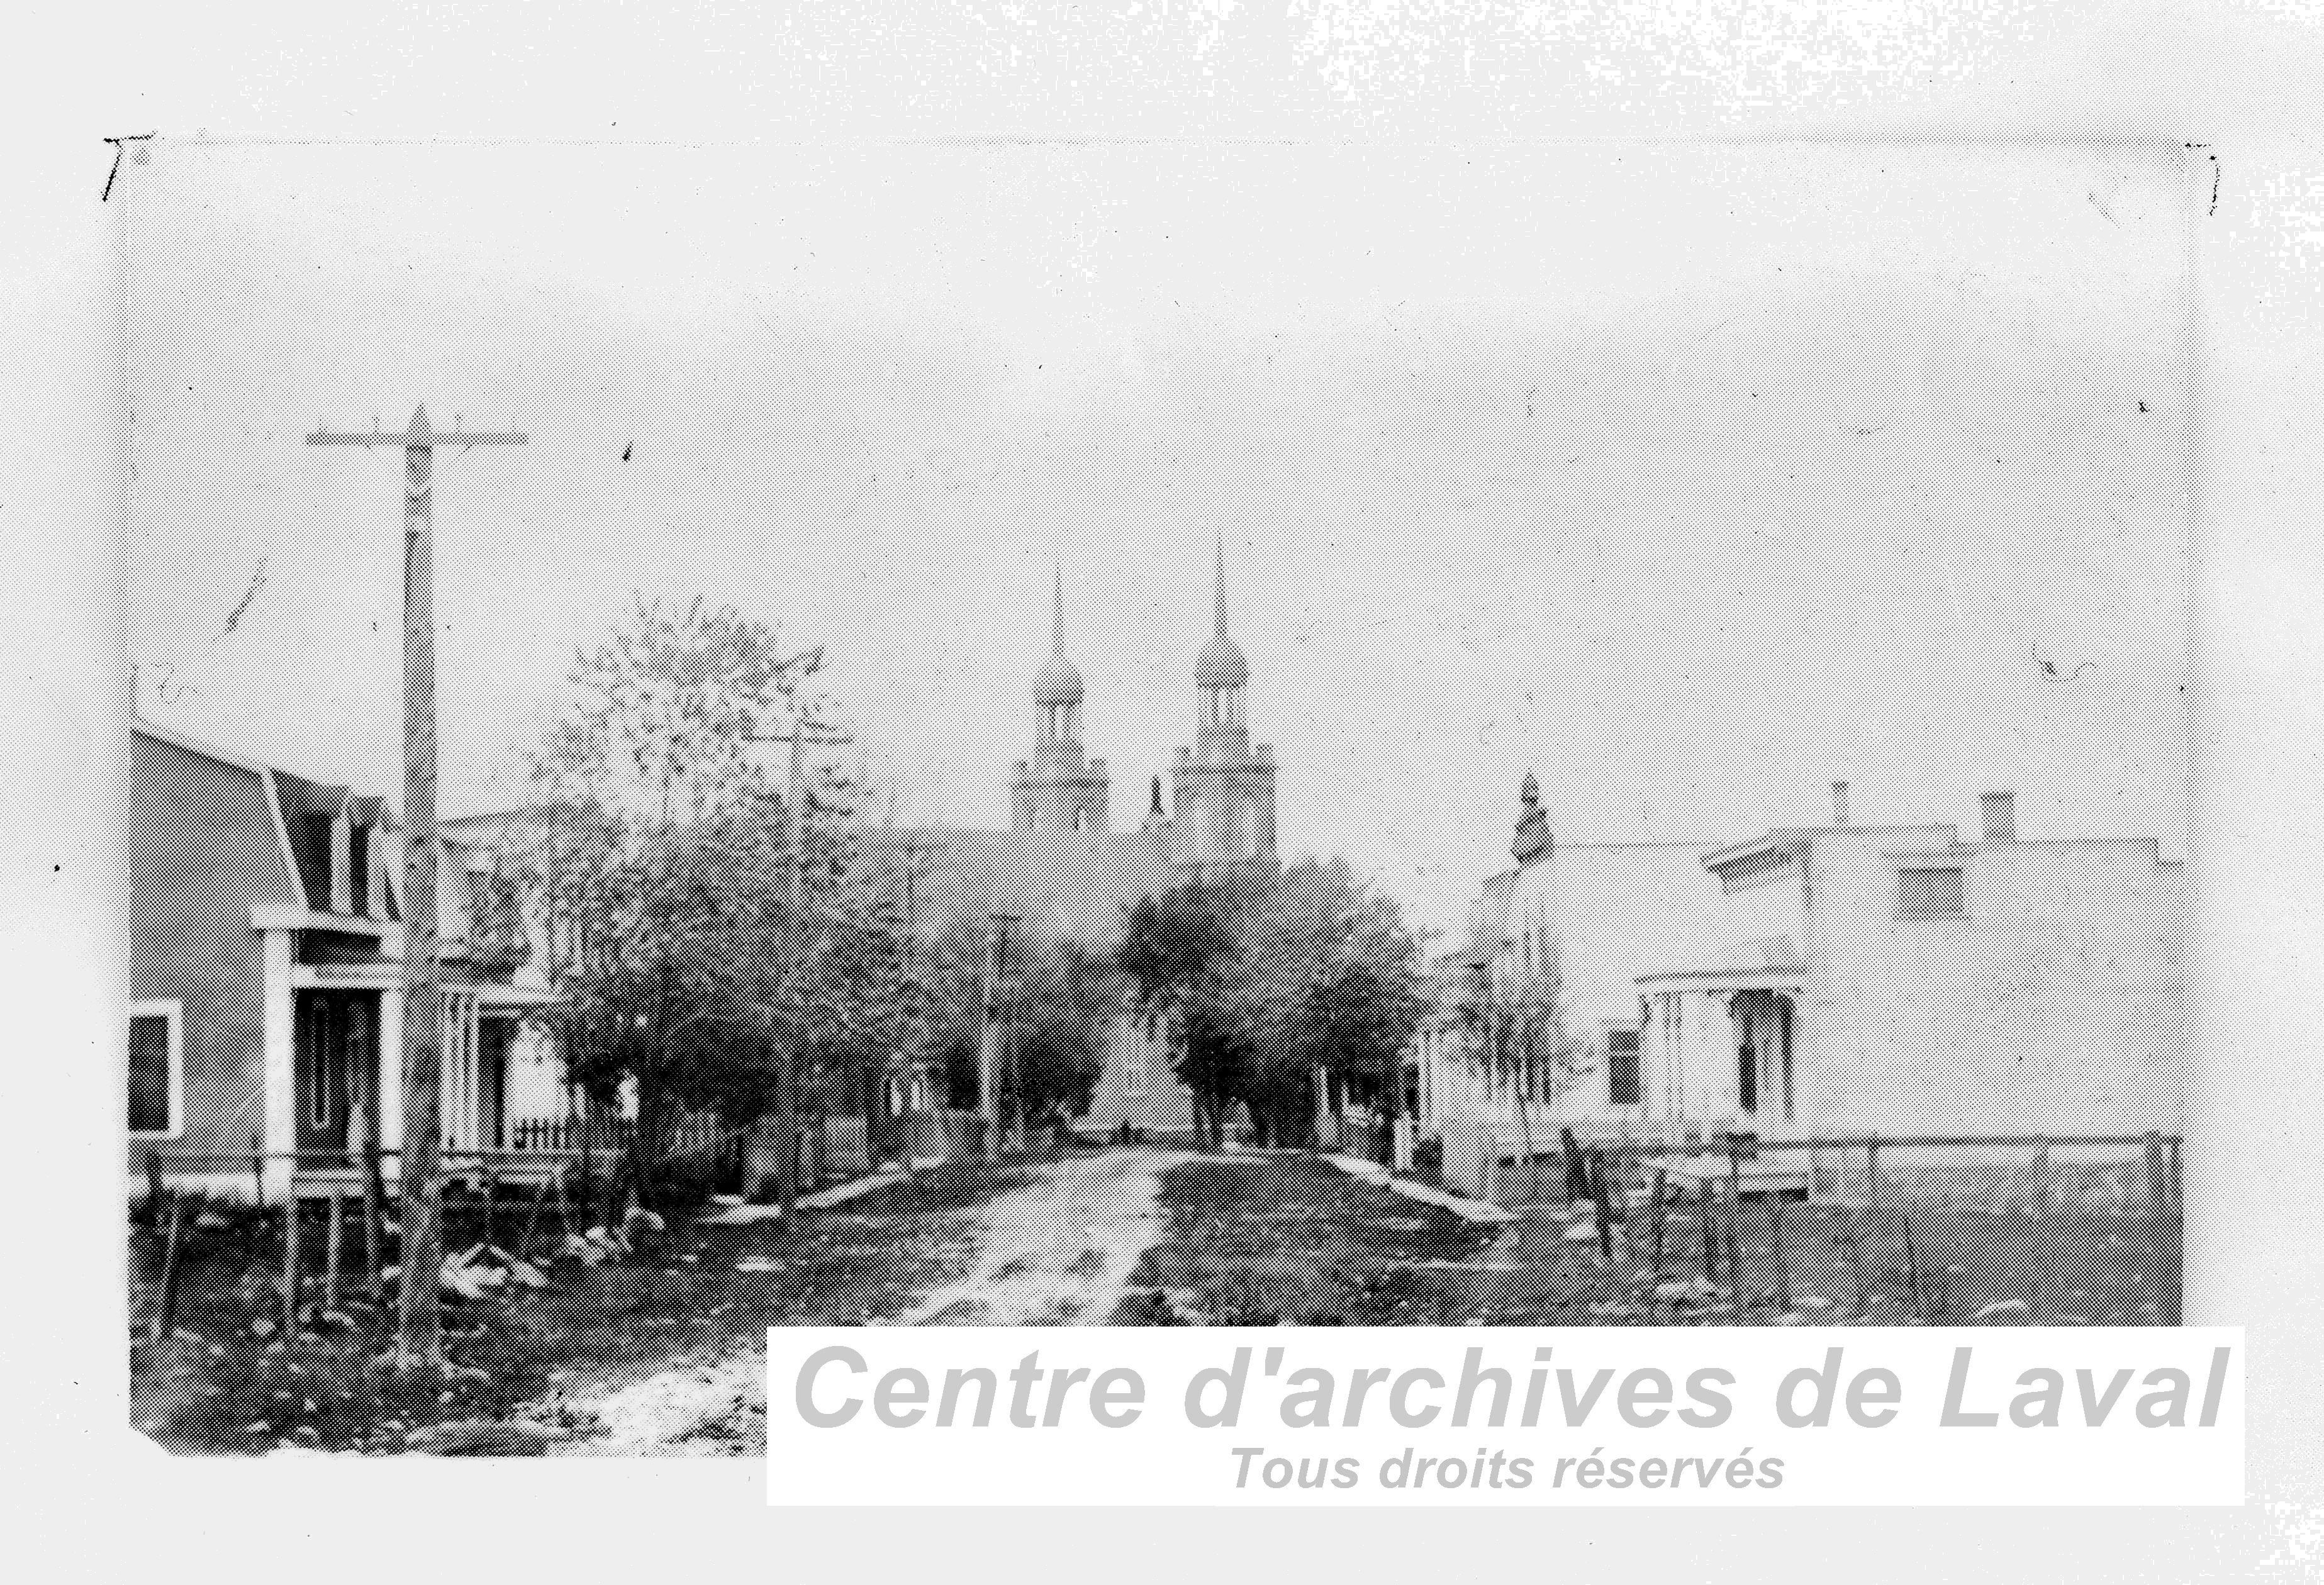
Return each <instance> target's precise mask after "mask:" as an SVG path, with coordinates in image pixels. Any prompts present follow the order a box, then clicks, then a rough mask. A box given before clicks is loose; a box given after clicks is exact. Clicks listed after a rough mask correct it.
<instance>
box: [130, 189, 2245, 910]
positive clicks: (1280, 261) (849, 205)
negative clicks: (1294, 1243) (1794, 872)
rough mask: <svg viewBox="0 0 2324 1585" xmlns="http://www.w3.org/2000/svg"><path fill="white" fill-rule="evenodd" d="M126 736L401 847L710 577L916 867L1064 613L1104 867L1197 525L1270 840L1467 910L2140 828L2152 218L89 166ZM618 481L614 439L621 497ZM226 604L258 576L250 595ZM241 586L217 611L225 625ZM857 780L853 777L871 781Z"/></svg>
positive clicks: (2182, 250) (1165, 661)
mask: <svg viewBox="0 0 2324 1585" xmlns="http://www.w3.org/2000/svg"><path fill="white" fill-rule="evenodd" d="M132 180H133V182H134V187H133V189H132V191H131V194H130V198H131V204H132V207H131V210H130V223H129V225H130V229H129V261H130V263H129V297H130V303H129V307H130V320H129V364H130V367H129V378H130V392H131V403H132V408H133V421H132V435H131V447H132V483H131V535H130V544H129V560H128V567H127V587H128V616H129V621H128V634H129V639H128V643H129V651H130V653H129V656H128V660H129V662H130V663H131V664H132V665H133V666H134V668H135V671H134V677H135V687H136V692H137V696H138V702H139V707H140V709H141V711H142V712H143V714H146V715H148V716H149V717H150V718H152V719H154V720H157V721H160V722H162V723H166V724H169V725H171V726H173V727H176V728H178V729H179V730H180V731H183V732H186V733H192V734H193V735H195V736H197V737H201V738H206V739H208V740H210V741H213V742H218V743H220V744H222V745H224V746H227V747H231V748H234V749H237V750H240V751H244V752H248V753H252V754H255V755H259V756H261V757H265V758H268V759H270V760H273V761H275V762H277V763H280V764H281V765H283V766H285V767H286V768H288V769H294V770H297V771H300V773H302V774H308V775H313V776H318V777H322V778H326V779H337V780H344V781H348V782H350V783H352V784H355V785H356V786H358V787H361V788H364V789H366V790H375V791H383V792H385V793H388V794H389V795H390V796H391V797H392V796H394V795H396V794H397V793H398V791H399V790H400V785H401V770H400V764H401V761H400V748H399V740H398V735H397V734H398V725H399V721H400V711H401V671H400V666H399V661H398V654H397V646H398V642H399V637H400V572H399V558H400V555H401V543H400V541H401V505H400V488H399V478H400V474H401V460H400V458H399V457H397V456H396V455H395V454H394V453H393V452H392V451H381V452H365V451H359V450H343V449H318V448H310V447H307V446H306V445H305V444H304V436H305V434H306V433H307V432H308V431H309V430H310V429H314V428H316V427H318V425H320V426H322V427H325V428H329V429H367V428H369V427H370V425H371V422H372V420H373V419H374V418H376V419H378V421H379V422H380V423H381V424H382V425H383V426H384V427H388V428H395V427H399V426H400V425H401V422H402V421H403V420H404V419H407V418H408V417H409V416H410V411H411V409H412V407H413V406H414V405H415V404H416V403H419V402H425V403H426V404H427V406H428V409H429V415H430V418H431V419H433V420H434V421H435V423H436V424H437V425H438V427H439V428H441V427H445V426H447V425H449V424H450V423H451V422H452V421H453V419H454V417H455V415H457V416H458V418H459V419H460V420H461V421H462V422H464V423H465V424H466V426H467V427H468V428H471V429H481V428H491V429H522V430H525V431H527V432H528V433H529V434H530V444H529V445H528V446H527V447H524V448H522V449H514V448H509V449H500V450H478V451H475V452H470V453H466V454H449V453H439V454H438V465H437V487H436V556H437V567H438V593H437V615H438V624H439V625H438V641H439V662H440V667H441V673H440V677H441V680H440V686H439V711H440V721H441V735H442V770H441V774H442V788H443V792H442V805H443V807H444V808H445V810H446V811H447V812H450V813H461V812H469V811H475V810H482V809H486V808H491V807H495V806H503V805H505V804H508V803H512V802H516V801H520V800H521V798H522V797H524V787H523V783H522V777H521V749H522V748H523V746H524V745H526V744H527V743H529V742H532V741H535V740H537V738H538V737H539V733H540V732H541V730H542V728H543V727H544V726H545V725H546V723H548V721H549V719H551V717H552V716H553V714H555V712H556V710H557V709H558V706H559V705H560V704H561V703H562V701H563V700H564V698H565V697H566V696H567V695H566V689H565V679H566V677H567V673H568V671H569V669H570V667H571V663H572V659H573V655H574V651H575V650H576V647H578V646H581V645H585V644H588V643H591V642H594V641H595V640H597V639H599V638H601V637H602V636H604V634H605V633H606V632H607V631H610V629H611V628H612V627H613V624H614V623H615V622H618V621H619V620H620V619H621V618H622V615H623V614H624V613H625V612H626V611H627V610H628V609H629V608H630V606H631V605H632V602H633V600H634V599H635V598H636V597H637V596H638V595H639V594H643V595H645V596H647V597H649V598H662V599H669V600H676V601H684V600H686V599H688V598H691V597H692V596H694V595H695V594H704V595H706V596H707V597H709V598H710V599H711V600H712V601H714V602H717V603H724V604H732V605H733V606H735V607H737V608H738V609H740V610H741V611H742V612H743V613H746V614H748V615H751V616H754V617H757V618H759V619H761V620H763V621H766V622H770V623H772V624H774V625H776V626H778V627H779V629H780V630H781V631H782V632H783V633H784V635H785V636H786V639H787V640H788V641H791V642H794V643H796V644H798V645H799V646H800V647H805V646H806V645H808V644H813V643H820V644H823V645H825V653H826V656H827V666H826V668H825V673H824V678H823V680H824V682H825V687H826V688H827V691H828V693H829V695H830V696H831V698H832V700H833V702H834V705H835V709H836V711H837V713H838V714H841V715H843V716H844V718H845V719H846V720H847V722H848V723H850V724H851V726H852V728H853V732H854V733H855V734H856V736H857V739H858V742H859V744H860V749H861V752H862V757H863V761H864V769H866V770H867V772H868V773H869V775H870V776H871V779H873V781H874V783H875V784H876V785H877V786H878V787H879V788H881V794H882V804H883V807H884V808H887V809H891V810H892V814H893V817H894V818H895V819H897V820H899V822H906V823H919V822H930V821H934V822H945V823H951V824H957V825H1000V824H1004V823H1005V822H1006V819H1007V816H1008V793H1007V783H1008V776H1009V771H1010V765H1011V763H1012V762H1013V761H1014V760H1019V759H1021V758H1024V757H1025V756H1026V755H1027V754H1028V752H1029V750H1030V745H1031V739H1032V732H1033V711H1032V706H1031V703H1030V696H1029V694H1030V687H1031V681H1032V677H1033V674H1034V672H1035V671H1036V669H1037V668H1038V666H1039V664H1040V662H1041V660H1042V659H1044V658H1045V657H1046V655H1047V649H1048V643H1049V622H1048V595H1049V586H1050V579H1051V576H1052V571H1053V568H1059V567H1061V568H1062V570H1063V576H1064V580H1065V598H1066V625H1067V649H1068V651H1069V653H1070V654H1071V655H1072V657H1073V659H1074V660H1075V662H1076V663H1077V664H1078V665H1079V666H1080V668H1081V669H1082V671H1083V673H1084V677H1086V678H1087V684H1088V690H1089V692H1088V701H1087V704H1086V705H1085V707H1084V739H1085V741H1086V742H1087V744H1088V748H1089V751H1090V753H1091V754H1092V755H1093V756H1102V757H1104V758H1106V759H1107V760H1109V762H1110V766H1111V771H1112V774H1113V802H1114V808H1115V812H1116V816H1117V824H1128V823H1130V822H1134V820H1135V819H1136V818H1137V816H1138V814H1139V811H1140V810H1142V808H1143V807H1144V804H1145V797H1146V786H1147V780H1148V778H1149V777H1150V776H1153V775H1157V774H1164V775H1167V769H1168V767H1169V765H1170V762H1171V760H1172V759H1173V757H1174V754H1175V751H1176V747H1177V746H1178V745H1180V744H1182V743H1188V742H1192V740H1193V731H1194V688H1193V683H1192V669H1193V666H1194V654H1195V651H1196V650H1198V649H1199V648H1200V646H1201V644H1202V642H1203V640H1204V639H1205V638H1207V637H1208V635H1209V629H1210V576H1211V567H1212V558H1213V540H1214V537H1215V538H1216V539H1222V541H1223V544H1224V548H1225V553H1226V558H1227V562H1228V567H1229V584H1230V589H1229V594H1230V603H1231V607H1232V625H1233V631H1234V632H1235V636H1236V637H1237V639H1238V640H1240V643H1241V645H1242V647H1243V649H1244V650H1245V651H1246V653H1247V654H1248V655H1249V657H1250V666H1251V671H1252V682H1251V686H1250V691H1249V700H1248V710H1249V715H1250V722H1251V726H1252V733H1253V736H1254V737H1255V738H1256V739H1258V740H1259V741H1262V742H1270V743H1272V744H1273V745H1274V747H1275V751H1276V753H1277V759H1278V760H1279V761H1280V762H1281V765H1282V771H1281V775H1280V780H1279V787H1278V799H1279V805H1278V827H1279V833H1280V838H1281V843H1282V845H1283V847H1284V849H1285V850H1286V852H1289V853H1296V852H1316V853H1333V852H1337V853H1343V854H1345V855H1346V856H1347V857H1348V858H1349V859H1350V860H1351V862H1354V863H1355V864H1356V865H1357V866H1358V867H1359V868H1360V869H1361V870H1363V871H1368V872H1369V873H1370V874H1372V875H1374V876H1375V877H1377V878H1378V879H1379V881H1380V883H1381V884H1382V886H1383V887H1384V888H1385V889H1388V891H1389V892H1391V893H1392V894H1394V895H1395V896H1396V897H1397V898H1399V899H1400V900H1401V901H1402V902H1403V903H1404V905H1405V907H1406V911H1407V915H1408V916H1409V917H1411V918H1413V919H1414V921H1415V922H1416V923H1418V924H1421V925H1423V926H1428V927H1431V928H1435V929H1443V930H1450V929H1452V928H1453V927H1454V926H1456V925H1457V923H1458V921H1459V919H1460V918H1461V917H1462V910H1463V908H1464V907H1465V904H1466V901H1467V898H1469V897H1470V896H1471V895H1472V894H1473V892H1474V890H1475V889H1476V887H1477V885H1478V883H1479V881H1480V880H1481V879H1482V878H1483V877H1484V876H1485V875H1487V874H1489V873H1490V872H1491V871H1494V870H1497V869H1499V868H1502V867H1504V866H1505V865H1506V864H1507V862H1508V857H1507V849H1508V836H1509V830H1510V825H1511V822H1512V821H1513V820H1514V818H1515V816H1516V813H1517V785H1518V783H1519V781H1520V780H1521V779H1523V778H1524V777H1525V775H1526V773H1527V772H1529V771H1530V772H1532V773H1534V774H1535V775H1536V776H1537V777H1538V778H1539V780H1540V783H1541V787H1542V793H1543V801H1544V804H1545V807H1546V809H1547V811H1548V814H1549V816H1550V821H1551V824H1552V826H1553V829H1554V831H1556V833H1557V834H1559V836H1560V838H1561V839H1562V840H1565V841H1569V842H1572V841H1636V840H1644V839H1661V840H1699V841H1715V842H1731V841H1737V840H1740V839H1742V838H1744V837H1747V836H1749V835H1752V834H1757V832H1759V831H1762V830H1764V829H1766V828H1767V827H1768V826H1771V825H1798V824H1812V823H1816V822H1818V821H1821V819H1823V818H1824V817H1825V815H1826V811H1827V808H1828V799H1829V795H1828V792H1827V790H1826V789H1827V788H1828V784H1829V783H1830V782H1831V781H1833V780H1835V779H1848V780H1849V782H1850V783H1851V785H1852V801H1853V806H1854V808H1853V812H1854V816H1855V818H1856V819H1857V820H1858V821H1859V822H1861V823H1873V822H1888V821H1895V822H1919V821H1927V820H1936V821H1954V822H1958V823H1959V824H1960V825H1962V827H1963V828H1964V830H1965V831H1973V830H1974V827H1975V824H1976V817H1977V816H1976V809H1977V795H1978V793H1979V792H1981V791H1983V790H1986V789H1987V788H2013V789H2015V791H2016V793H2017V794H2018V811H2019V813H2018V825H2019V831H2020V833H2021V834H2022V835H2024V836H2027V837H2048V836H2106V835H2132V836H2153V837H2157V838H2159V839H2160V840H2161V842H2162V843H2163V847H2164V850H2165V852H2166V853H2167V854H2170V855H2171V856H2177V855H2178V854H2179V853H2181V852H2183V850H2184V845H2185V843H2184V827H2185V823H2186V819H2187V795H2188V785H2187V784H2188V765H2187V751H2188V742H2187V723H2186V715H2185V705H2184V699H2185V688H2186V682H2187V666H2188V653H2189V642H2188V632H2187V619H2188V618H2187V610H2188V606H2187V598H2186V591H2187V582H2188V554H2189V533H2188V524H2189V520H2190V481H2191V478H2192V476H2193V475H2192V474H2191V472H2190V456H2191V455H2192V452H2191V447H2190V418H2191V412H2190V402H2191V400H2192V391H2191V389H2190V379H2189V374H2188V367H2189V364H2188V348H2189V346H2190V334H2191V328H2190V327H2191V316H2192V313H2193V311H2194V290H2193V283H2192V281H2190V277H2189V274H2188V272H2187V268H2186V259H2187V245H2186V244H2187V228H2188V225H2189V220H2190V210H2189V206H2190V202H2192V201H2195V197H2197V196H2199V195H2197V196H2190V195H2192V185H2191V184H2192V183H2193V181H2194V178H2192V177H2190V176H2189V175H2188V174H2186V173H2185V172H2184V171H2183V170H2182V162H2181V158H2180V157H2179V155H2178V153H2177V152H2176V151H2175V150H2158V149H2155V148H2153V147H2146V146H2129V145H2082V146H2065V145H2059V146H2021V145H1980V146H1974V147H1972V146H1957V145H1940V144H1914V145H1889V146H1875V145H1847V144H1833V143H1827V144H1728V145H1718V144H1641V145H1621V144H1606V143H1576V144H1568V145H1557V144H1548V145H1525V146H1473V147H1424V146H1402V147H1396V148H1382V147H1374V146H1368V145H1364V144H1360V143H1304V144H1291V143H1164V144H1142V143H921V144H898V145H886V144H863V145H839V146H818V147H788V146H779V145H765V146H757V147H749V148H738V147H715V148H701V147H683V146H674V145H650V146H641V145H563V146H553V147H540V146H526V145H516V144H484V145H466V146H446V145H317V144H300V145H287V144H254V143H215V144H212V143H172V144H165V145H163V146H161V148H160V149H159V150H158V151H157V152H156V153H155V155H154V157H153V160H152V163H151V164H150V165H147V166H145V167H143V168H139V169H135V170H134V171H133V173H132ZM625 452H626V453H627V460H624V459H623V458H624V453H625ZM253 591H255V592H253ZM245 596H248V598H247V599H246V600H245ZM851 752H853V751H851Z"/></svg>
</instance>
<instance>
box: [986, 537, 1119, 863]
mask: <svg viewBox="0 0 2324 1585" xmlns="http://www.w3.org/2000/svg"><path fill="white" fill-rule="evenodd" d="M1082 691H1083V690H1082V674H1081V668H1078V667H1076V666H1075V665H1074V663H1073V662H1072V661H1071V660H1068V659H1065V568H1064V567H1063V566H1059V567H1056V569H1055V571H1054V573H1053V575H1052V577H1051V581H1050V585H1049V658H1048V659H1047V660H1046V661H1044V662H1043V663H1042V665H1041V669H1040V670H1039V671H1038V672H1037V673H1036V674H1035V676H1034V677H1033V754H1032V758H1031V759H1030V760H1019V761H1018V763H1017V769H1016V774H1015V776H1014V777H1013V778H1012V779H1011V780H1010V788H1011V792H1010V802H1011V805H1012V806H1013V818H1012V821H1011V824H1012V825H1015V826H1016V828H1017V829H1018V830H1019V831H1037V830H1041V831H1046V830H1067V831H1102V830H1104V829H1105V819H1106V815H1105V805H1106V783H1107V777H1106V769H1105V761H1104V760H1095V761H1089V760H1084V757H1083V750H1082Z"/></svg>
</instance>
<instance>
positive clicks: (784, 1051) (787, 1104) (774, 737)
mask: <svg viewBox="0 0 2324 1585" xmlns="http://www.w3.org/2000/svg"><path fill="white" fill-rule="evenodd" d="M822 663H823V650H822V649H821V648H820V647H819V646H818V647H817V648H816V649H813V650H807V652H805V653H804V654H801V655H795V656H793V657H791V659H788V660H786V661H784V662H783V665H784V666H786V667H788V666H792V665H800V664H803V665H804V668H805V670H806V671H807V672H812V671H813V670H815V668H816V667H818V666H820V665H821V664H822ZM751 741H752V742H788V743H789V744H790V749H791V754H790V776H789V779H788V781H787V782H786V784H785V788H784V792H783V869H784V875H783V937H784V939H783V977H784V979H785V981H788V988H789V989H791V990H794V991H796V990H797V989H798V980H799V976H800V974H801V973H802V972H804V970H805V969H806V967H807V916H806V892H807V854H806V852H805V851H804V849H803V845H802V844H803V843H804V841H805V833H804V832H803V831H802V829H801V828H800V825H799V816H800V814H801V812H802V810H803V808H804V806H805V805H806V803H807V757H806V756H807V744H809V743H847V742H854V739H853V738H851V737H849V736H847V735H846V734H844V733H834V732H828V731H825V730H824V729H822V728H819V727H817V726H816V725H814V724H813V723H809V722H808V721H807V720H806V719H805V718H804V717H801V718H798V723H797V724H796V725H794V726H793V727H792V728H791V730H790V731H788V732H786V733H766V734H755V733H754V734H752V739H751ZM775 1134H776V1140H777V1145H776V1150H777V1155H776V1157H775V1205H776V1208H777V1211H778V1215H777V1217H776V1223H777V1226H778V1227H779V1229H780V1230H781V1232H782V1236H783V1237H784V1238H786V1239H788V1238H790V1237H792V1236H794V1234H795V1232H796V1229H795V1227H794V1226H793V1223H794V1221H796V1219H797V1215H798V1040H797V1039H791V1040H784V1041H779V1042H778V1043H777V1046H776V1048H775Z"/></svg>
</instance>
